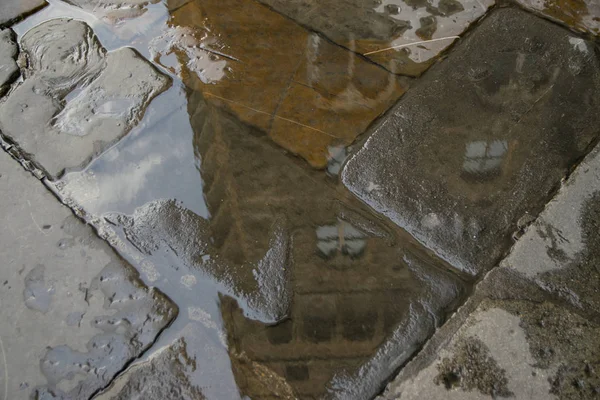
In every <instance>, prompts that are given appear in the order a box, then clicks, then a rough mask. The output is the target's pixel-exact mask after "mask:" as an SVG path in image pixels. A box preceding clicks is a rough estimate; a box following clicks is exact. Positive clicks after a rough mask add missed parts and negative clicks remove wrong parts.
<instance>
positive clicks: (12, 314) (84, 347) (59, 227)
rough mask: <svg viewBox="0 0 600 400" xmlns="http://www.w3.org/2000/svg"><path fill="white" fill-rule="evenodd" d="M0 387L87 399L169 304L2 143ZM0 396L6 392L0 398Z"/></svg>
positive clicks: (20, 395) (138, 348)
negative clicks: (63, 204) (4, 147)
mask: <svg viewBox="0 0 600 400" xmlns="http://www.w3.org/2000/svg"><path fill="white" fill-rule="evenodd" d="M0 184H1V186H2V190H3V193H5V195H4V197H3V209H2V212H1V213H0V218H1V220H2V222H3V226H4V229H3V230H2V233H1V239H2V240H1V243H2V246H0V256H1V259H2V260H3V268H2V270H0V286H1V288H2V290H1V291H0V306H1V307H0V315H1V317H2V320H3V321H11V323H3V324H0V344H1V346H0V347H1V348H0V351H1V353H2V354H1V355H0V393H2V395H3V398H7V399H11V400H12V399H15V400H20V399H30V398H32V397H35V396H36V395H37V396H38V397H36V398H43V399H52V398H59V399H87V398H89V396H90V395H91V394H93V393H94V392H96V391H98V390H100V389H102V388H103V387H104V386H106V385H107V384H108V383H109V382H110V380H112V379H113V377H114V376H115V375H116V374H117V373H118V372H120V371H121V370H122V369H123V368H124V367H125V366H126V365H127V364H128V363H129V362H130V361H132V360H133V359H135V358H137V357H139V356H140V355H141V354H142V353H143V351H144V350H146V349H147V348H148V347H149V346H150V345H151V344H152V343H153V342H154V341H155V339H156V337H157V336H158V334H159V333H160V332H161V331H162V330H163V329H164V328H165V327H166V326H167V325H168V324H169V323H170V322H171V320H173V319H174V318H175V316H176V314H177V307H176V306H175V305H174V304H173V303H172V302H171V301H170V300H168V299H167V298H166V297H165V296H164V295H163V294H162V293H160V292H159V291H158V290H156V289H152V288H148V287H147V286H145V285H144V284H143V283H142V282H141V281H140V280H139V278H138V274H137V272H136V271H135V270H134V269H133V268H132V267H131V266H130V265H128V264H127V263H125V262H124V261H123V260H122V259H120V258H119V257H118V256H117V255H116V254H115V253H114V251H113V250H112V249H111V248H110V247H109V246H108V245H107V244H106V243H105V242H103V241H102V240H100V239H99V238H98V237H97V236H96V235H95V233H94V232H93V231H92V230H91V229H90V228H89V227H87V226H85V225H84V224H83V223H81V222H80V221H79V220H77V219H76V218H75V217H74V216H73V215H72V213H71V211H70V210H69V209H68V208H66V207H64V206H62V205H61V204H60V203H58V202H57V201H56V198H55V197H54V196H52V195H51V194H50V193H49V192H48V190H47V189H46V188H45V187H44V186H43V185H42V183H41V182H39V181H38V180H37V179H35V178H34V177H33V176H32V175H30V174H29V173H27V172H25V171H24V170H23V169H22V168H21V166H20V165H18V163H16V162H15V161H14V160H13V159H11V158H10V156H9V155H8V154H6V153H5V152H4V151H2V152H1V153H0ZM4 394H6V396H4Z"/></svg>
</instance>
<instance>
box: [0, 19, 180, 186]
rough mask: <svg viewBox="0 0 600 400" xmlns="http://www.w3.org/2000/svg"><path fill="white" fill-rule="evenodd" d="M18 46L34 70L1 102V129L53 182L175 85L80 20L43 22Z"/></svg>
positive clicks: (132, 52)
mask: <svg viewBox="0 0 600 400" xmlns="http://www.w3.org/2000/svg"><path fill="white" fill-rule="evenodd" d="M21 45H22V48H23V51H24V52H25V53H26V54H27V56H28V59H29V67H28V68H27V69H26V70H25V71H24V75H25V80H24V81H23V83H22V84H21V85H20V86H19V87H17V89H15V90H14V91H13V92H12V93H11V94H10V95H9V96H8V98H7V99H6V101H5V102H4V103H2V104H0V131H1V132H2V134H3V135H4V136H5V137H7V138H8V139H9V140H10V141H11V142H14V143H15V144H16V145H17V146H18V147H19V148H20V149H21V151H22V152H23V153H24V154H26V155H28V156H29V157H30V158H32V159H33V161H34V162H36V163H37V164H38V166H39V167H40V168H41V169H43V170H45V172H46V173H47V175H48V176H49V177H50V178H57V177H58V176H60V175H61V174H62V173H63V172H64V170H65V169H70V168H77V167H82V166H84V165H85V164H86V163H87V162H89V161H90V160H91V158H92V157H93V156H94V155H96V154H98V153H100V152H102V151H103V150H104V149H106V148H107V147H108V146H109V145H111V144H113V143H114V142H116V141H117V140H119V139H120V138H121V137H122V136H124V135H125V134H126V133H127V132H129V131H130V130H131V129H132V128H133V127H134V126H135V125H136V124H137V123H138V122H139V121H140V120H141V119H142V117H143V115H144V111H145V109H146V107H147V106H148V104H149V103H150V102H151V101H152V99H153V98H154V97H155V96H157V95H158V94H160V93H161V92H163V91H164V90H166V89H167V88H168V87H169V85H170V80H169V78H168V77H167V76H165V75H163V74H162V73H160V72H159V71H158V70H156V68H154V67H153V66H152V65H151V64H150V63H148V62H147V61H146V60H145V59H144V58H143V57H142V56H140V55H139V54H138V53H137V52H136V51H135V50H133V49H131V48H122V49H119V50H116V51H114V52H109V53H107V52H106V50H105V49H104V48H103V47H102V45H101V44H100V42H98V39H97V38H96V36H95V35H94V33H93V32H92V30H91V29H90V28H89V26H87V24H85V23H83V22H80V21H75V20H70V19H56V20H51V21H48V22H44V23H42V24H40V25H38V26H37V27H35V28H33V29H32V30H30V31H28V32H27V33H26V34H25V35H24V36H23V38H22V39H21Z"/></svg>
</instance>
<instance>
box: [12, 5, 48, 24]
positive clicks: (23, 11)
mask: <svg viewBox="0 0 600 400" xmlns="http://www.w3.org/2000/svg"><path fill="white" fill-rule="evenodd" d="M47 5H48V3H47V2H46V0H2V2H0V28H1V27H5V26H8V25H10V24H11V23H13V22H15V21H17V20H19V19H21V18H24V17H26V16H28V15H29V14H32V13H34V12H36V11H37V10H39V9H41V8H44V7H46V6H47Z"/></svg>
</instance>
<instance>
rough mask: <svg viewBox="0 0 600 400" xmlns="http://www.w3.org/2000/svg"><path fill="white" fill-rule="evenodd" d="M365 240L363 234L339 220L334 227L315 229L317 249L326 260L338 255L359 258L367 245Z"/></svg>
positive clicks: (327, 226)
mask: <svg viewBox="0 0 600 400" xmlns="http://www.w3.org/2000/svg"><path fill="white" fill-rule="evenodd" d="M365 238H366V235H365V234H364V233H362V232H361V231H359V230H358V229H356V228H355V227H353V226H352V225H350V224H349V223H347V222H345V221H341V220H340V221H338V223H337V224H336V225H326V226H320V227H318V228H317V239H318V243H317V248H318V249H319V251H320V253H321V255H322V256H323V257H326V258H332V257H334V256H336V255H337V254H338V253H339V254H342V255H347V256H350V257H358V256H360V255H361V254H362V252H363V251H364V249H365V247H366V245H367V243H366V241H365Z"/></svg>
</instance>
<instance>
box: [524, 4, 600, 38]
mask: <svg viewBox="0 0 600 400" xmlns="http://www.w3.org/2000/svg"><path fill="white" fill-rule="evenodd" d="M518 3H520V4H521V5H523V6H524V7H527V8H529V9H531V10H534V11H537V12H540V13H541V14H543V15H545V16H547V17H550V18H552V19H554V20H555V21H559V22H562V23H564V24H566V25H567V26H569V27H570V28H571V29H575V30H578V31H582V32H590V33H592V34H595V35H599V34H600V3H598V2H597V1H595V0H581V1H570V0H545V1H543V0H518Z"/></svg>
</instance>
